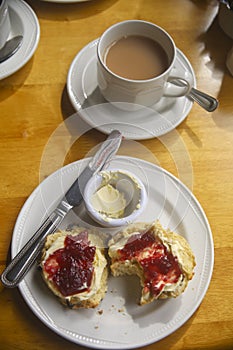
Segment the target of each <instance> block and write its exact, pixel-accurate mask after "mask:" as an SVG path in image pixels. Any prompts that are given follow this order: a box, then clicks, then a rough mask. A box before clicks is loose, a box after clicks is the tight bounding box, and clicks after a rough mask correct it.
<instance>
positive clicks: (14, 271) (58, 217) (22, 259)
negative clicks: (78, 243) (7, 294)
mask: <svg viewBox="0 0 233 350" xmlns="http://www.w3.org/2000/svg"><path fill="white" fill-rule="evenodd" d="M63 217H64V215H63V214H62V213H60V212H59V211H54V212H53V213H52V214H51V215H50V216H49V217H48V218H47V219H46V220H45V221H44V222H43V224H42V225H41V226H40V228H39V229H38V230H37V231H36V232H35V234H34V235H33V236H32V238H31V239H30V240H29V241H28V242H27V243H26V244H25V246H24V247H23V248H22V249H21V250H20V251H19V253H18V254H17V255H16V256H15V257H14V258H13V259H12V261H11V262H10V264H9V265H8V266H7V267H6V269H5V270H4V271H3V273H2V275H1V281H2V283H3V285H4V286H5V287H8V288H14V287H16V286H17V285H18V284H19V282H20V281H21V280H22V279H23V277H24V276H25V274H26V273H27V271H28V270H29V269H30V267H31V266H32V264H33V263H34V261H35V260H36V258H37V257H38V255H39V253H40V251H41V249H42V246H43V244H44V240H45V238H46V236H47V235H48V234H50V233H53V232H54V231H55V230H56V229H57V227H58V225H59V224H60V222H61V221H62V219H63Z"/></svg>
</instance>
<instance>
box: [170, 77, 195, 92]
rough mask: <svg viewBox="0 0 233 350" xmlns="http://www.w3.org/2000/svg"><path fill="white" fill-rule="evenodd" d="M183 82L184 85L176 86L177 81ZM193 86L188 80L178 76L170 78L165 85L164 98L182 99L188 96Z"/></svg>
mask: <svg viewBox="0 0 233 350" xmlns="http://www.w3.org/2000/svg"><path fill="white" fill-rule="evenodd" d="M177 79H178V80H182V82H183V84H181V85H179V84H177V85H176V84H174V82H175V81H176V80H177ZM191 87H192V86H191V84H190V82H189V81H188V80H187V79H184V78H183V77H178V76H169V77H168V79H167V82H166V84H165V91H164V96H166V97H181V96H185V95H187V94H188V93H189V92H190V90H191Z"/></svg>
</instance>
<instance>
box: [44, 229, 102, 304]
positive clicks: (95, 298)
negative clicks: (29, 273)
mask: <svg viewBox="0 0 233 350" xmlns="http://www.w3.org/2000/svg"><path fill="white" fill-rule="evenodd" d="M83 231H88V240H89V241H90V242H91V245H92V246H95V247H96V253H95V259H94V267H95V269H96V268H97V265H98V264H103V263H104V268H103V270H102V275H101V283H100V287H99V288H98V289H97V290H96V291H95V293H94V294H92V295H91V296H90V297H87V298H85V297H84V298H83V297H80V296H79V295H78V294H76V295H74V296H69V297H65V296H63V295H62V294H61V293H60V292H59V291H58V290H57V289H56V287H55V286H54V284H53V283H52V282H51V281H50V280H49V279H48V278H47V275H46V272H45V271H44V269H43V263H44V259H45V257H46V253H47V251H48V249H49V248H50V247H51V245H52V244H53V243H54V242H56V240H57V239H59V238H60V237H64V238H65V237H66V236H67V235H77V234H79V233H80V232H83ZM104 247H105V237H104V236H103V235H102V234H101V233H100V232H99V231H97V230H91V229H87V228H83V227H74V228H73V229H72V230H70V231H58V232H55V233H54V234H51V235H48V236H47V239H46V242H45V244H44V248H43V250H42V256H41V263H40V266H41V268H42V277H43V279H44V281H45V283H46V284H47V286H48V287H49V289H50V290H51V291H52V292H53V293H54V294H55V295H56V296H57V297H58V299H59V301H60V302H61V303H62V304H63V305H65V306H68V307H70V308H72V309H78V308H95V307H97V306H98V305H99V304H100V302H101V300H102V299H103V298H104V296H105V293H106V291H107V278H108V269H107V260H106V257H105V248H104ZM97 253H98V254H97ZM97 255H98V257H100V258H101V261H100V259H99V258H97ZM82 294H83V293H82Z"/></svg>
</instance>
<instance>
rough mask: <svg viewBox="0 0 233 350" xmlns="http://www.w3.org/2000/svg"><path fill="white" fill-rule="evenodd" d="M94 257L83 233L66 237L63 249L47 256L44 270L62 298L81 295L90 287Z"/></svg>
mask: <svg viewBox="0 0 233 350" xmlns="http://www.w3.org/2000/svg"><path fill="white" fill-rule="evenodd" d="M94 256H95V247H93V246H90V242H89V241H88V233H87V231H83V232H81V233H79V234H78V235H76V236H72V235H68V236H66V238H65V240H64V248H60V249H58V250H56V251H55V252H54V253H52V254H50V255H49V257H48V259H47V260H46V261H45V264H44V269H45V271H46V272H47V273H48V278H49V280H51V281H52V282H53V284H54V286H55V287H56V288H57V289H58V290H59V292H60V293H61V294H62V295H63V296H65V297H66V296H69V295H74V294H78V293H82V292H85V291H87V290H88V289H89V288H90V285H91V281H92V276H93V271H94V268H93V261H94Z"/></svg>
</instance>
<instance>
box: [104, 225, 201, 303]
mask: <svg viewBox="0 0 233 350" xmlns="http://www.w3.org/2000/svg"><path fill="white" fill-rule="evenodd" d="M108 254H109V256H110V258H111V266H110V268H111V272H112V274H113V276H120V275H137V276H138V277H139V278H140V282H141V286H142V293H141V299H140V302H139V303H140V304H141V305H143V304H148V303H150V302H152V301H153V300H155V299H165V298H168V297H177V296H178V295H180V294H181V293H182V292H183V291H184V290H185V288H186V287H187V284H188V281H189V280H191V279H192V277H193V274H194V267H195V257H194V254H193V252H192V250H191V248H190V246H189V244H188V242H187V241H186V239H185V238H184V237H182V236H180V235H179V234H177V233H174V232H171V231H169V230H165V229H163V227H162V226H161V225H160V223H159V222H158V221H157V222H154V223H152V224H151V223H137V224H134V225H131V226H129V227H127V228H126V229H124V230H123V231H121V232H119V233H117V234H116V235H115V236H114V237H113V238H112V239H111V240H110V241H109V250H108Z"/></svg>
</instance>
